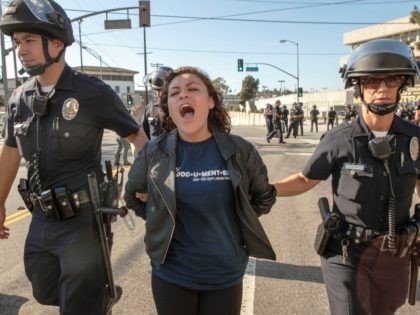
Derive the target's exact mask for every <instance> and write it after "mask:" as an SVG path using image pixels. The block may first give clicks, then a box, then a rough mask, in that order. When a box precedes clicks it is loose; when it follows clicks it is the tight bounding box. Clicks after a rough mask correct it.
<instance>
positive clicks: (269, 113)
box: [264, 103, 274, 138]
mask: <svg viewBox="0 0 420 315" xmlns="http://www.w3.org/2000/svg"><path fill="white" fill-rule="evenodd" d="M264 119H265V127H266V128H267V134H266V136H267V138H268V135H269V134H271V132H272V131H273V130H274V125H273V105H271V104H270V103H267V104H266V105H265V108H264Z"/></svg>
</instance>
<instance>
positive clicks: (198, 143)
mask: <svg viewBox="0 0 420 315" xmlns="http://www.w3.org/2000/svg"><path fill="white" fill-rule="evenodd" d="M162 99H163V102H162V104H163V105H162V126H163V127H164V129H165V130H166V131H167V132H166V133H164V134H163V135H162V136H161V137H158V138H156V139H154V140H152V141H150V142H149V143H147V144H146V145H145V146H144V148H143V149H142V150H141V152H140V154H139V155H138V157H137V158H136V160H135V161H134V164H133V166H132V168H131V170H130V173H129V175H128V181H127V184H126V186H125V190H126V191H125V201H126V205H127V207H128V208H130V209H133V210H134V211H135V213H136V214H137V215H138V216H140V217H142V218H143V219H145V220H146V236H145V242H146V249H147V253H148V255H149V257H150V259H151V264H152V292H153V298H154V301H155V304H156V308H157V313H158V314H159V315H173V314H182V315H196V314H229V315H239V314H240V312H241V304H242V279H243V276H244V273H245V268H246V265H247V262H248V257H249V256H254V257H259V258H265V259H275V253H274V251H273V249H272V247H271V245H270V242H269V240H268V238H267V236H266V234H265V232H264V230H263V228H262V226H261V223H260V222H259V220H258V217H259V216H260V215H262V214H265V213H267V212H269V211H270V209H271V207H272V206H273V204H274V202H275V199H276V197H275V189H274V187H273V186H272V185H270V184H269V183H268V177H267V169H266V166H265V165H264V163H263V162H262V159H261V157H260V155H259V154H258V152H257V150H256V148H255V147H254V146H253V145H252V144H251V143H249V142H248V141H246V140H244V139H243V138H241V137H239V136H236V135H232V134H230V128H231V126H230V119H229V116H228V113H227V111H226V107H225V106H224V105H223V103H222V96H221V95H220V94H219V93H218V92H217V91H216V89H215V87H214V86H213V84H212V81H211V80H210V79H209V77H208V76H207V75H206V74H205V73H204V72H202V71H201V70H199V69H197V68H193V67H182V68H179V69H176V70H175V71H174V72H172V73H171V74H170V75H169V76H168V77H167V79H166V84H165V87H164V91H163V98H162Z"/></svg>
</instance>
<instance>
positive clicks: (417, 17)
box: [410, 6, 420, 49]
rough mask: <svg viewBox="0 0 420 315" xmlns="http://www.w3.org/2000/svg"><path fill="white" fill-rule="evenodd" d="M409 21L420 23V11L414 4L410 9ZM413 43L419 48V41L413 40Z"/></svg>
mask: <svg viewBox="0 0 420 315" xmlns="http://www.w3.org/2000/svg"><path fill="white" fill-rule="evenodd" d="M410 23H412V24H419V25H420V11H419V10H418V9H417V7H416V6H414V8H413V11H411V15H410ZM414 44H415V45H416V47H417V49H420V41H417V42H414Z"/></svg>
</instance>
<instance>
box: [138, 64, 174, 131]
mask: <svg viewBox="0 0 420 315" xmlns="http://www.w3.org/2000/svg"><path fill="white" fill-rule="evenodd" d="M172 72H173V70H172V69H171V68H169V67H159V68H157V69H156V70H155V71H153V72H152V73H150V74H148V75H147V76H146V77H145V78H144V79H143V80H144V83H145V84H147V85H149V86H150V87H151V88H152V89H153V91H155V97H156V100H154V101H152V102H150V103H149V104H147V107H146V110H145V112H144V115H143V122H142V127H143V130H144V132H145V133H146V135H147V137H148V138H149V139H153V138H156V137H157V136H159V135H160V134H162V133H163V131H164V130H163V128H162V125H161V122H160V118H159V114H160V104H161V97H162V89H163V84H164V82H165V79H166V77H167V76H168V75H169V74H170V73H172Z"/></svg>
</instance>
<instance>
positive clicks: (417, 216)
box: [408, 203, 420, 305]
mask: <svg viewBox="0 0 420 315" xmlns="http://www.w3.org/2000/svg"><path fill="white" fill-rule="evenodd" d="M413 219H414V220H413V221H414V222H415V224H416V226H417V237H419V232H420V231H419V228H420V203H417V204H416V206H415V208H414V216H413ZM416 242H417V239H415V240H414V245H413V246H414V247H415V249H417V248H418V246H417V243H416ZM419 254H420V253H418V252H417V255H413V254H412V255H411V257H410V286H409V290H408V304H410V305H414V304H416V291H417V278H418V273H419V264H420V259H419V257H418V255H419Z"/></svg>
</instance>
